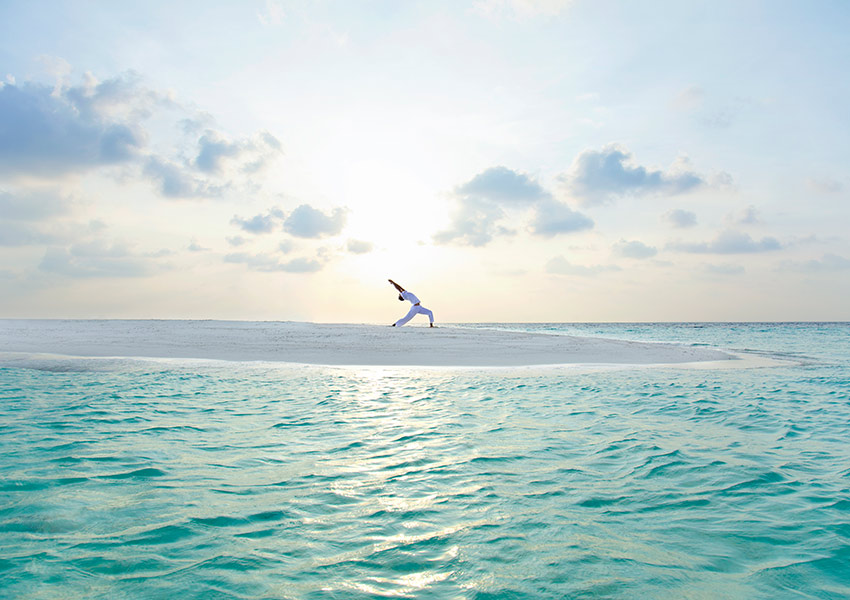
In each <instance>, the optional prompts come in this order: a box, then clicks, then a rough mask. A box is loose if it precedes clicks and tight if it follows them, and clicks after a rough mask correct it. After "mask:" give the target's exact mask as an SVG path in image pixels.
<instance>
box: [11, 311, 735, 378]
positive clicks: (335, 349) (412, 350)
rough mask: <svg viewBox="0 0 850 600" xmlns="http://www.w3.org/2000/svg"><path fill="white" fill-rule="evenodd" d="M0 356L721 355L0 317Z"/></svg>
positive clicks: (402, 331) (618, 361)
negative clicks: (44, 354) (11, 354)
mask: <svg viewBox="0 0 850 600" xmlns="http://www.w3.org/2000/svg"><path fill="white" fill-rule="evenodd" d="M0 352H7V353H46V354H60V355H67V356H84V357H144V358H198V359H220V360H234V361H282V362H293V363H305V364H315V365H396V366H397V365H419V366H494V367H495V366H528V365H555V364H583V365H623V364H634V365H648V364H682V363H690V362H705V361H726V360H729V359H733V358H734V357H733V356H731V355H730V354H727V353H725V352H721V351H719V350H714V349H711V348H705V347H693V346H685V345H679V344H662V343H641V342H629V341H621V340H611V339H604V338H589V337H574V336H566V335H546V334H533V333H519V332H508V331H499V330H493V329H465V328H462V327H452V326H442V327H439V328H435V329H430V328H428V327H403V328H398V329H397V328H393V327H386V326H379V325H325V324H315V323H289V322H252V321H178V320H175V321H147V320H144V321H132V320H131V321H119V320H105V321H100V320H98V321H77V320H70V321H66V320H0Z"/></svg>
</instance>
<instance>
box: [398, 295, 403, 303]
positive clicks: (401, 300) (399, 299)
mask: <svg viewBox="0 0 850 600" xmlns="http://www.w3.org/2000/svg"><path fill="white" fill-rule="evenodd" d="M398 301H399V302H404V298H402V296H401V294H399V295H398Z"/></svg>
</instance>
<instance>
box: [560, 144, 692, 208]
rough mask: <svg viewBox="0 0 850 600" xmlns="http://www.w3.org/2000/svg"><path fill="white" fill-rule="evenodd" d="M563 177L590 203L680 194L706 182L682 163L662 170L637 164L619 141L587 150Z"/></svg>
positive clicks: (572, 192)
mask: <svg viewBox="0 0 850 600" xmlns="http://www.w3.org/2000/svg"><path fill="white" fill-rule="evenodd" d="M559 179H560V181H561V182H563V183H564V185H565V186H566V188H567V190H568V191H569V192H570V194H572V195H573V196H575V197H576V198H578V199H580V200H581V201H582V202H584V203H585V204H587V205H595V204H604V203H606V202H608V201H610V200H612V199H613V198H616V197H618V196H625V195H641V194H646V193H664V194H679V193H682V192H686V191H688V190H691V189H693V188H696V187H698V186H700V185H703V184H704V183H705V180H704V178H703V177H702V176H700V175H698V174H696V173H694V172H692V171H688V170H685V169H684V168H682V166H679V167H676V168H672V169H669V170H667V171H660V170H650V169H647V168H646V167H642V166H640V165H635V164H633V161H632V155H631V153H630V152H629V151H628V150H626V149H624V148H621V147H620V146H618V145H615V144H611V145H608V146H605V147H604V148H603V149H602V150H598V151H597V150H585V151H584V152H582V153H581V154H579V155H578V157H576V159H575V161H573V164H572V166H571V167H570V169H569V170H568V171H567V172H566V173H564V174H563V175H561V176H560V178H559Z"/></svg>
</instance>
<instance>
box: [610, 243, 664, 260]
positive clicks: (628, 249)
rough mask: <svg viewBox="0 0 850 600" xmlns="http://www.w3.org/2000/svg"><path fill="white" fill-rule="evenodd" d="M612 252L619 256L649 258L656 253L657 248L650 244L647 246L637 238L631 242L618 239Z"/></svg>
mask: <svg viewBox="0 0 850 600" xmlns="http://www.w3.org/2000/svg"><path fill="white" fill-rule="evenodd" d="M614 252H615V253H616V254H619V255H620V256H625V257H626V258H637V259H644V258H651V257H653V256H655V255H656V254H658V250H657V249H655V248H654V247H652V246H647V245H646V244H644V243H643V242H640V241H637V240H633V241H631V242H627V241H626V240H620V241H619V242H617V243H616V244H614Z"/></svg>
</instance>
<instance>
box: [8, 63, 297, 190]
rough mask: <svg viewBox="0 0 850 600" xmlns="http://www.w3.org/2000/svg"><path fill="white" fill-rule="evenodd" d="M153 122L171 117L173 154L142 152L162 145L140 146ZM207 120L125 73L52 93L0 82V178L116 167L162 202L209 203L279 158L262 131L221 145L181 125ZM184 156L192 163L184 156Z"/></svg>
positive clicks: (215, 135) (214, 136) (274, 142)
mask: <svg viewBox="0 0 850 600" xmlns="http://www.w3.org/2000/svg"><path fill="white" fill-rule="evenodd" d="M63 69H64V70H63V71H62V72H63V73H65V72H66V71H67V70H68V69H67V68H65V67H63ZM169 111H170V112H173V113H175V114H173V115H170V116H169ZM153 117H156V119H155V121H156V122H159V121H161V120H163V119H166V120H167V119H168V118H171V117H176V119H177V120H176V124H177V125H175V127H173V128H172V130H173V131H174V132H176V134H177V136H178V137H177V139H176V144H175V143H174V142H175V140H173V139H169V140H168V145H170V146H176V147H177V148H178V150H176V151H175V154H174V155H161V154H157V153H155V152H151V151H150V149H149V146H154V147H161V146H163V144H161V143H156V142H158V141H159V140H154V142H155V143H154V144H149V143H148V137H149V133H148V131H146V129H145V127H144V125H145V123H146V122H147V121H148V120H151V119H152V118H153ZM210 120H211V119H210V118H209V117H208V115H204V114H203V113H200V112H199V111H197V110H196V109H189V108H186V107H182V106H180V105H178V104H177V103H176V102H175V101H174V100H172V99H171V97H170V95H169V94H162V93H159V92H156V91H152V90H149V89H147V88H145V87H144V86H143V85H142V83H141V77H140V76H139V75H137V74H135V73H132V72H130V73H124V74H122V75H119V76H117V77H112V78H109V79H105V80H104V81H98V80H97V79H96V78H95V77H94V76H93V75H91V74H90V73H86V75H85V76H84V77H83V80H82V82H81V83H80V84H79V85H70V84H69V83H68V82H67V77H65V75H62V78H61V79H60V81H59V83H57V84H56V86H54V87H51V86H48V85H44V84H40V83H34V82H28V83H25V84H22V85H17V84H14V83H6V84H3V85H0V176H5V177H9V178H12V177H40V178H58V177H62V176H65V175H67V174H69V173H74V174H79V173H83V172H86V171H90V170H93V169H98V168H102V167H108V166H115V165H122V166H126V167H135V168H136V169H138V171H136V170H133V171H130V170H127V169H125V170H124V173H132V174H133V176H138V175H139V174H140V175H141V176H142V177H144V178H147V179H150V180H152V181H153V182H154V183H155V185H156V186H157V188H158V190H159V192H160V193H161V194H162V195H163V196H165V197H168V198H209V197H215V196H219V195H221V193H222V192H223V191H224V190H226V189H228V188H229V187H231V186H233V185H234V184H236V183H240V182H241V183H245V184H246V185H247V182H246V181H244V178H246V177H247V176H249V175H251V174H255V173H257V172H258V171H260V170H261V169H263V168H264V167H265V166H266V165H267V164H268V162H269V161H270V160H271V159H273V158H275V157H276V156H278V155H279V154H281V152H282V147H281V143H280V141H279V140H278V139H277V138H275V137H274V136H273V135H272V134H270V133H269V132H267V131H260V132H257V133H255V134H254V135H252V136H248V137H243V138H236V139H229V138H227V137H226V136H225V135H224V134H221V133H219V132H216V131H214V130H212V129H206V130H205V131H204V133H203V134H202V135H201V136H200V137H197V133H196V130H195V129H194V128H187V127H186V126H185V125H186V124H187V123H192V124H194V125H195V126H196V127H199V126H201V124H208V123H209V122H210ZM180 123H183V125H184V126H183V127H180V126H179V124H180ZM161 130H162V129H161V128H160V131H161ZM193 147H196V148H197V150H196V152H194V153H193V152H192V151H191V150H190V148H193ZM187 153H188V154H189V155H192V154H194V158H190V159H187V158H185V156H186V155H187ZM240 176H241V177H242V178H243V179H238V177H240Z"/></svg>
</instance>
